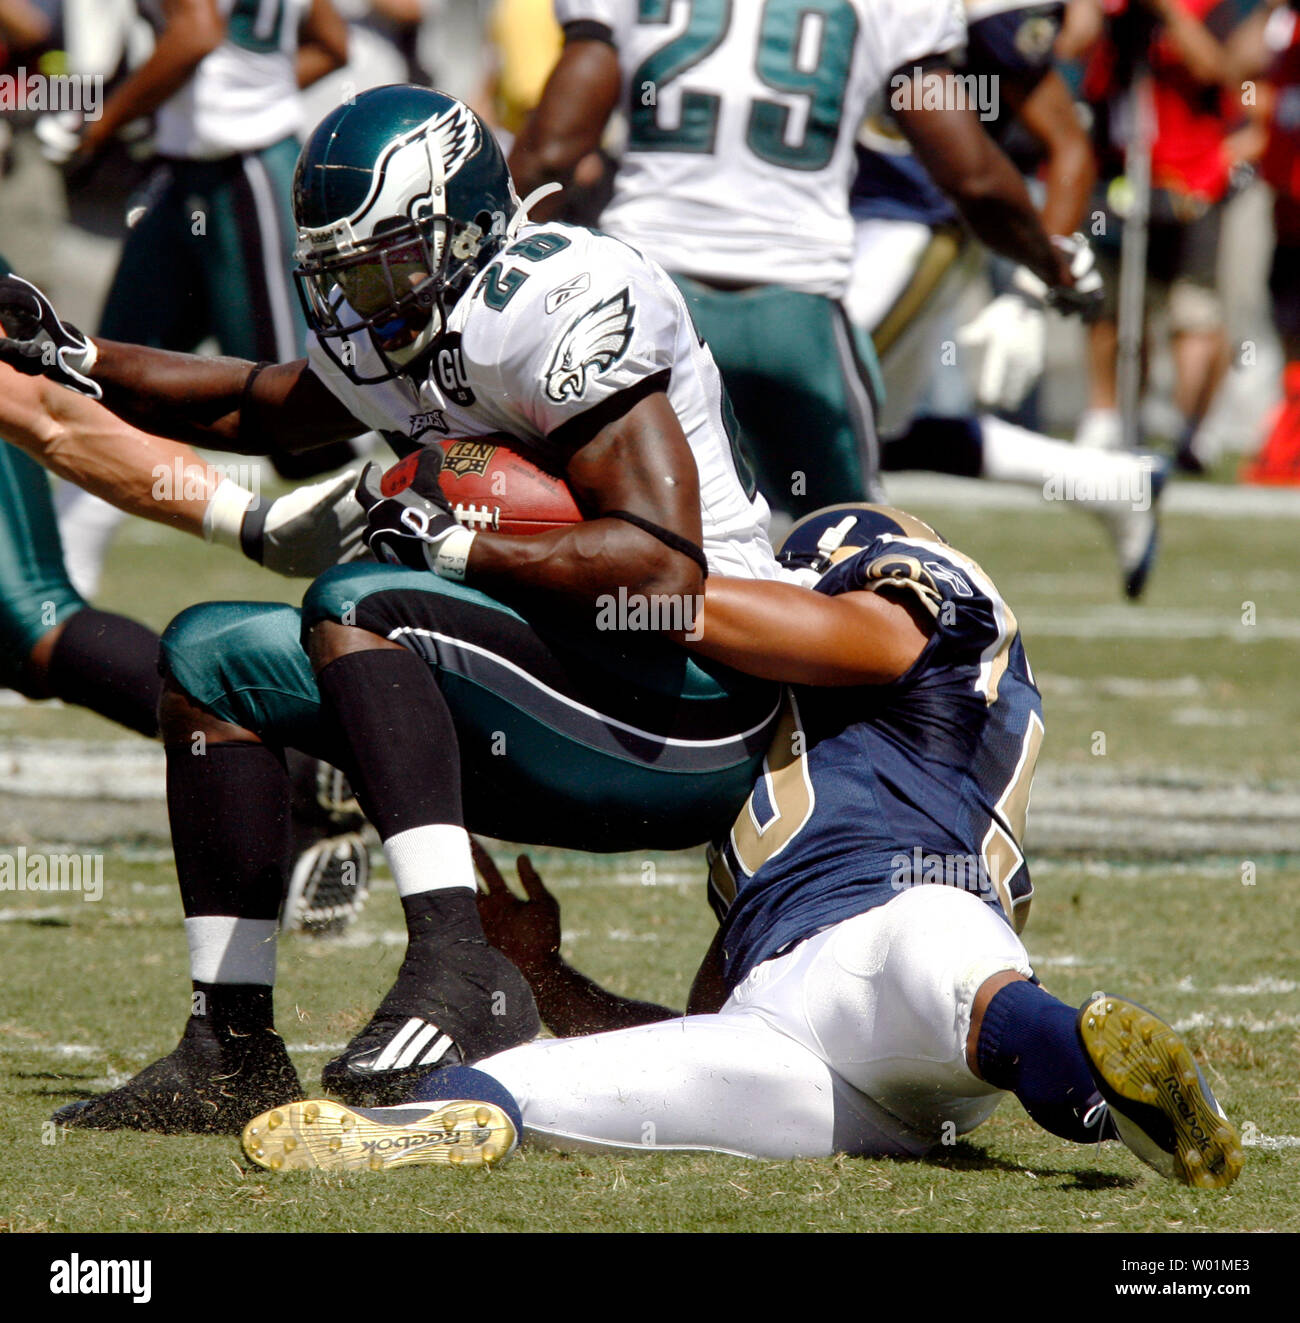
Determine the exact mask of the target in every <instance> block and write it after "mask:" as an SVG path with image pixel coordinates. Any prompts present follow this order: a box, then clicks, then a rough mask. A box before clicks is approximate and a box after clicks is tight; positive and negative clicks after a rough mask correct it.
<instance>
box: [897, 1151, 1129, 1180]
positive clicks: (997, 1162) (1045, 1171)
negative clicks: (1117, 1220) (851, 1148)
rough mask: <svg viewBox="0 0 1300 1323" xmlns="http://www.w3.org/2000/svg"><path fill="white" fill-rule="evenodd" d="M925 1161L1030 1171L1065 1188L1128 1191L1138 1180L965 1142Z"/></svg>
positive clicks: (971, 1168)
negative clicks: (1005, 1155)
mask: <svg viewBox="0 0 1300 1323" xmlns="http://www.w3.org/2000/svg"><path fill="white" fill-rule="evenodd" d="M923 1161H924V1162H925V1163H927V1165H929V1166H931V1167H943V1168H944V1169H945V1170H947V1171H1007V1172H1017V1173H1018V1172H1027V1173H1029V1174H1030V1175H1031V1176H1036V1177H1038V1178H1039V1179H1040V1180H1043V1179H1047V1180H1057V1181H1059V1182H1060V1188H1061V1189H1063V1190H1127V1189H1131V1188H1132V1187H1133V1186H1135V1185H1136V1184H1137V1183H1138V1182H1137V1178H1136V1177H1133V1176H1119V1175H1116V1174H1115V1173H1113V1172H1107V1171H1097V1170H1096V1169H1095V1168H1091V1167H1028V1166H1025V1165H1024V1164H1023V1163H1018V1162H1007V1161H1005V1160H1004V1159H1002V1158H996V1157H994V1156H993V1155H992V1154H990V1153H987V1152H985V1150H984V1149H982V1148H976V1147H975V1145H974V1144H968V1143H966V1142H964V1141H962V1142H959V1143H957V1144H954V1145H953V1146H952V1147H951V1148H947V1149H942V1150H940V1151H939V1152H937V1153H931V1154H930V1155H929V1156H928V1157H927V1158H924V1159H923Z"/></svg>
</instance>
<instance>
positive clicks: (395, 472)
mask: <svg viewBox="0 0 1300 1323" xmlns="http://www.w3.org/2000/svg"><path fill="white" fill-rule="evenodd" d="M441 469H442V451H441V450H440V449H439V448H438V447H437V446H427V447H425V448H424V449H422V450H418V451H416V452H415V453H414V454H411V455H408V456H407V457H406V458H405V459H404V460H402V461H401V462H400V463H398V464H394V465H393V467H392V468H391V469H389V470H388V472H387V473H385V474H383V475H382V476H381V474H380V469H379V465H378V464H375V463H370V464H367V465H366V467H365V468H364V469H363V470H362V471H361V480H360V482H358V483H357V500H358V501H360V502H361V508H362V509H363V510H365V512H366V533H365V538H366V545H367V546H368V547H369V548H370V550H371V551H373V552H374V553H375V556H376V558H377V559H379V560H383V561H387V562H388V563H389V564H390V565H408V566H410V567H411V568H412V569H416V570H433V571H435V573H437V574H441V575H442V576H443V577H444V578H447V579H458V580H459V579H463V578H464V577H465V565H466V562H467V561H468V559H469V548H470V543H471V542H473V540H474V533H473V532H472V531H471V530H469V529H467V528H462V527H461V526H460V524H458V523H457V522H456V516H455V515H454V514H453V513H452V510H451V504H450V502H449V501H448V500H447V498H446V496H444V495H443V492H442V488H441V487H440V486H439V485H438V473H439V471H440V470H441Z"/></svg>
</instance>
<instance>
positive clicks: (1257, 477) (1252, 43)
mask: <svg viewBox="0 0 1300 1323" xmlns="http://www.w3.org/2000/svg"><path fill="white" fill-rule="evenodd" d="M1241 38H1242V39H1241V42H1240V45H1239V48H1238V49H1237V50H1236V51H1234V54H1236V55H1237V56H1238V59H1239V60H1240V62H1241V69H1240V72H1241V75H1242V78H1243V80H1244V79H1251V78H1254V79H1259V80H1260V81H1259V87H1258V96H1257V100H1256V105H1255V107H1254V109H1253V110H1252V112H1251V118H1252V123H1253V127H1254V128H1255V129H1256V131H1257V133H1258V134H1259V138H1260V142H1259V159H1258V166H1259V172H1260V174H1261V175H1262V176H1263V178H1264V181H1265V182H1266V183H1267V184H1268V185H1269V187H1270V188H1271V189H1272V190H1273V233H1274V238H1275V246H1274V249H1273V261H1272V267H1271V269H1270V271H1269V279H1268V288H1269V294H1270V296H1271V299H1272V311H1273V324H1274V326H1275V327H1276V329H1277V334H1278V338H1279V339H1280V340H1281V342H1282V353H1283V357H1284V359H1285V364H1286V365H1285V367H1284V368H1283V370H1282V402H1281V404H1280V405H1279V406H1278V408H1277V410H1276V412H1275V413H1274V414H1273V416H1272V418H1271V419H1270V422H1269V429H1268V434H1267V435H1266V436H1265V438H1264V443H1263V445H1262V446H1261V447H1260V450H1259V453H1258V454H1257V455H1256V456H1255V457H1254V458H1253V459H1252V460H1251V461H1250V462H1249V463H1247V464H1246V465H1245V466H1244V467H1243V469H1242V478H1243V480H1244V481H1246V482H1258V483H1279V484H1287V485H1296V484H1300V22H1297V15H1296V11H1295V9H1294V8H1293V7H1292V6H1291V5H1288V4H1285V3H1273V4H1270V5H1268V6H1266V7H1265V8H1263V9H1262V10H1259V11H1256V13H1255V14H1253V15H1252V16H1251V17H1250V18H1249V19H1248V20H1247V21H1246V23H1245V24H1243V25H1242V29H1241Z"/></svg>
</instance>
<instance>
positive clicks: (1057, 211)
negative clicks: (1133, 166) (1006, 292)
mask: <svg viewBox="0 0 1300 1323" xmlns="http://www.w3.org/2000/svg"><path fill="white" fill-rule="evenodd" d="M1016 113H1017V115H1018V116H1019V119H1020V122H1021V123H1022V124H1023V125H1024V126H1025V127H1026V128H1027V129H1028V130H1029V131H1030V133H1032V134H1033V135H1034V137H1035V138H1037V139H1038V141H1039V142H1040V143H1042V145H1043V147H1044V149H1045V150H1046V152H1047V161H1046V163H1045V165H1044V181H1045V183H1046V186H1047V196H1046V197H1045V198H1044V200H1043V212H1042V216H1043V228H1044V229H1045V230H1046V231H1047V232H1048V234H1073V233H1074V231H1075V230H1076V229H1078V228H1079V222H1080V221H1081V219H1082V218H1083V212H1084V208H1085V207H1086V206H1087V205H1088V198H1089V197H1090V196H1091V193H1092V186H1093V184H1094V182H1095V181H1096V178H1097V163H1096V158H1095V157H1094V155H1093V151H1092V144H1091V142H1089V140H1088V134H1087V132H1086V131H1085V130H1084V127H1083V123H1082V121H1081V120H1080V119H1079V112H1078V111H1077V110H1076V109H1075V105H1074V98H1073V97H1071V95H1070V89H1069V88H1068V87H1067V86H1066V85H1065V79H1063V78H1062V77H1061V75H1060V74H1059V73H1057V72H1056V70H1055V69H1053V70H1052V71H1051V72H1050V73H1048V74H1047V75H1046V77H1044V78H1043V80H1042V81H1041V82H1040V83H1039V84H1038V86H1037V87H1035V88H1034V90H1033V91H1032V92H1031V93H1030V94H1029V95H1028V96H1027V97H1026V98H1025V100H1024V101H1023V102H1022V103H1021V105H1020V108H1019V110H1018V111H1017V112H1016Z"/></svg>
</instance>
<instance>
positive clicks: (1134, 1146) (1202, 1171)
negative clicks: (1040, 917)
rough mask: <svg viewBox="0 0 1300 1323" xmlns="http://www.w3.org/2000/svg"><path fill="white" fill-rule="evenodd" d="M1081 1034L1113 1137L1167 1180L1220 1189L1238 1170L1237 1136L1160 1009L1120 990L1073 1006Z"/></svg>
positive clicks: (1235, 1129)
mask: <svg viewBox="0 0 1300 1323" xmlns="http://www.w3.org/2000/svg"><path fill="white" fill-rule="evenodd" d="M1078 1030H1079V1038H1080V1040H1081V1042H1082V1043H1083V1049H1084V1051H1085V1052H1086V1053H1087V1055H1088V1060H1089V1063H1090V1065H1091V1066H1092V1073H1093V1077H1094V1078H1095V1080H1096V1081H1097V1088H1098V1089H1099V1090H1100V1091H1101V1095H1102V1097H1104V1098H1105V1099H1106V1102H1107V1103H1108V1104H1109V1107H1110V1115H1111V1119H1112V1120H1113V1121H1114V1123H1115V1129H1116V1130H1117V1131H1118V1133H1119V1137H1120V1138H1121V1139H1122V1140H1123V1141H1124V1143H1125V1144H1126V1145H1127V1146H1128V1148H1129V1149H1131V1150H1132V1152H1133V1153H1134V1154H1136V1156H1137V1157H1139V1158H1140V1159H1141V1160H1142V1161H1143V1162H1145V1163H1146V1164H1147V1166H1149V1167H1151V1168H1153V1169H1154V1170H1156V1171H1158V1172H1159V1173H1160V1174H1161V1175H1162V1176H1165V1177H1168V1178H1169V1179H1170V1180H1174V1181H1181V1182H1182V1183H1183V1184H1184V1185H1195V1186H1200V1187H1202V1188H1204V1189H1211V1190H1213V1189H1222V1188H1223V1187H1224V1186H1227V1185H1231V1184H1232V1182H1233V1181H1235V1180H1236V1179H1237V1177H1238V1176H1239V1175H1240V1174H1241V1168H1242V1165H1243V1163H1244V1161H1245V1159H1244V1157H1243V1155H1242V1151H1241V1136H1240V1135H1239V1134H1238V1132H1237V1128H1236V1126H1234V1125H1233V1124H1232V1122H1231V1121H1229V1120H1228V1118H1227V1116H1225V1115H1224V1112H1223V1108H1222V1107H1220V1106H1219V1103H1218V1100H1217V1099H1216V1098H1215V1096H1214V1094H1213V1093H1211V1092H1210V1086H1209V1085H1208V1084H1207V1083H1206V1082H1205V1076H1204V1075H1202V1074H1201V1071H1200V1068H1199V1067H1198V1066H1197V1064H1196V1060H1195V1058H1194V1057H1193V1056H1192V1054H1191V1052H1190V1051H1189V1049H1188V1048H1187V1045H1186V1044H1185V1043H1184V1042H1183V1041H1182V1039H1181V1038H1179V1037H1178V1035H1177V1034H1176V1033H1175V1032H1174V1031H1173V1029H1172V1028H1170V1026H1169V1025H1167V1024H1166V1023H1165V1022H1164V1021H1163V1020H1162V1019H1160V1018H1159V1016H1157V1015H1154V1014H1153V1013H1152V1012H1151V1011H1148V1010H1147V1009H1146V1008H1145V1007H1142V1006H1139V1005H1137V1004H1136V1003H1135V1002H1131V1001H1125V1000H1124V999H1123V998H1122V997H1107V996H1099V997H1095V998H1094V999H1093V1000H1092V1001H1090V1002H1088V1003H1087V1005H1085V1006H1084V1007H1083V1009H1082V1010H1081V1011H1080V1012H1079V1020H1078Z"/></svg>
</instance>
